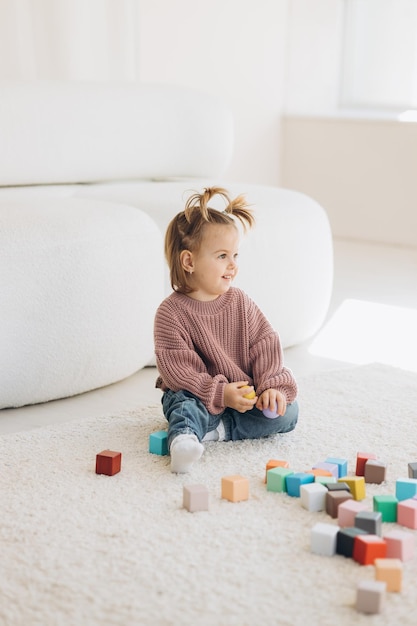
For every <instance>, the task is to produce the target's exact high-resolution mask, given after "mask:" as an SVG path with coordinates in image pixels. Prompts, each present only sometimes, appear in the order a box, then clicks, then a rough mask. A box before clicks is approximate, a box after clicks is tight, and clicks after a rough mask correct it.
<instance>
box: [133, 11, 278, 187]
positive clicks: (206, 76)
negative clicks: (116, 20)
mask: <svg viewBox="0 0 417 626" xmlns="http://www.w3.org/2000/svg"><path fill="white" fill-rule="evenodd" d="M287 11H288V0H210V1H209V2H208V1H207V2H200V1H197V0H175V2H173V1H172V0H141V1H140V38H139V41H140V49H139V59H140V67H139V77H140V79H141V80H143V81H156V82H168V83H179V84H183V85H187V86H192V87H196V88H198V89H202V90H205V91H208V92H209V93H213V94H217V95H219V96H221V97H222V98H224V99H225V100H226V102H227V103H228V104H229V105H230V107H231V108H232V111H233V113H234V117H235V138H236V140H235V141H236V142H235V153H234V158H233V162H232V163H231V165H230V168H229V170H228V171H227V173H226V175H225V177H227V178H228V179H229V180H232V181H236V182H240V181H246V182H253V183H268V184H274V185H278V184H279V171H280V145H281V128H280V116H281V111H282V109H283V106H284V96H285V87H284V84H285V53H286V32H287V27H286V24H287V15H288V13H287Z"/></svg>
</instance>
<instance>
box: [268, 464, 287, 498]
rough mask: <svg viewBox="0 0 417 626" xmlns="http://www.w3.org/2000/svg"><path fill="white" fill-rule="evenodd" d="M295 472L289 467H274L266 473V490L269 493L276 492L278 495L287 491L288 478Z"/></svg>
mask: <svg viewBox="0 0 417 626" xmlns="http://www.w3.org/2000/svg"><path fill="white" fill-rule="evenodd" d="M293 473H294V472H293V471H292V470H290V469H288V468H287V467H273V468H272V469H270V470H268V471H267V473H266V489H267V491H276V492H278V493H280V492H282V491H284V492H286V491H287V481H286V479H287V476H289V475H290V474H293Z"/></svg>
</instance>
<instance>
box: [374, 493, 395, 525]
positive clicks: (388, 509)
mask: <svg viewBox="0 0 417 626" xmlns="http://www.w3.org/2000/svg"><path fill="white" fill-rule="evenodd" d="M397 507H398V500H397V498H396V497H395V496H393V495H386V496H374V497H373V508H374V511H379V512H380V513H381V514H382V521H383V522H396V521H397Z"/></svg>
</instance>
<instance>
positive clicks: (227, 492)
mask: <svg viewBox="0 0 417 626" xmlns="http://www.w3.org/2000/svg"><path fill="white" fill-rule="evenodd" d="M222 498H224V499H225V500H229V501H230V502H240V501H241V500H247V499H248V498H249V481H248V479H247V478H244V477H243V476H239V474H236V475H235V476H223V478H222Z"/></svg>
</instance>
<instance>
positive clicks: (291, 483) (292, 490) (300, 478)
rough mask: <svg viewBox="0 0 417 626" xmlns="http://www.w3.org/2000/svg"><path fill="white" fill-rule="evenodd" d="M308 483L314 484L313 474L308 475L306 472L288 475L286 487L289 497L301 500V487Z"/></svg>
mask: <svg viewBox="0 0 417 626" xmlns="http://www.w3.org/2000/svg"><path fill="white" fill-rule="evenodd" d="M308 483H314V476H313V474H306V473H305V472H295V473H294V474H288V476H287V477H286V487H287V493H288V495H289V496H293V497H295V498H299V497H300V487H301V485H306V484H308Z"/></svg>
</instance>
